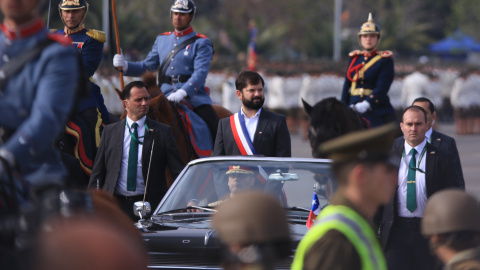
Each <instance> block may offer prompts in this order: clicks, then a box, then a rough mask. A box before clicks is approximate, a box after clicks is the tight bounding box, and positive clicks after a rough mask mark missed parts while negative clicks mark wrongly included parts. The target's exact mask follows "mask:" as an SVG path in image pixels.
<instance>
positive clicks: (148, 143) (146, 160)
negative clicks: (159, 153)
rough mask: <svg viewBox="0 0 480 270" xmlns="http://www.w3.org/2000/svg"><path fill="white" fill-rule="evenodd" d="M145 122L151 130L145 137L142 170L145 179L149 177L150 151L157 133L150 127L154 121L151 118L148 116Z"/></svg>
mask: <svg viewBox="0 0 480 270" xmlns="http://www.w3.org/2000/svg"><path fill="white" fill-rule="evenodd" d="M145 123H146V124H147V126H148V127H149V131H148V133H147V134H146V135H145V137H144V140H143V148H142V172H143V179H144V180H145V179H146V177H147V171H148V163H149V161H150V152H151V150H152V143H153V137H154V133H155V132H154V130H153V129H151V128H150V127H151V126H152V125H153V123H152V122H151V121H150V119H148V117H147V118H146V119H145Z"/></svg>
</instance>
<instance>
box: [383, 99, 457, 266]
mask: <svg viewBox="0 0 480 270" xmlns="http://www.w3.org/2000/svg"><path fill="white" fill-rule="evenodd" d="M400 127H401V129H402V131H403V134H404V138H400V139H397V140H402V142H403V143H396V144H394V147H393V151H394V153H395V154H396V155H398V156H399V157H402V159H401V162H400V167H399V172H398V187H397V192H396V194H395V197H394V199H393V200H392V201H391V202H389V203H388V204H387V205H385V206H384V207H383V209H382V210H381V211H380V212H379V215H378V216H377V218H378V221H379V225H380V228H379V233H380V241H381V244H382V247H383V248H384V250H385V257H386V259H387V264H388V269H435V261H434V258H433V256H432V254H431V253H430V250H429V247H428V242H427V241H426V239H425V238H423V236H422V235H421V233H420V221H421V219H422V217H423V212H424V209H425V204H426V202H427V199H428V198H429V197H430V196H431V195H432V194H434V193H435V192H437V191H439V190H442V189H445V188H449V187H458V188H463V187H464V182H463V179H462V178H459V177H458V175H457V174H456V172H455V169H454V164H453V163H452V156H451V154H449V153H446V152H444V151H442V150H440V149H438V148H436V147H435V146H433V145H431V144H430V143H428V142H427V139H426V137H425V133H426V132H427V130H428V128H429V126H428V124H427V115H426V113H425V110H423V109H422V108H421V107H419V106H410V107H408V108H407V109H405V111H404V113H403V117H402V122H401V123H400Z"/></svg>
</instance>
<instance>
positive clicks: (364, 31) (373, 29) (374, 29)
mask: <svg viewBox="0 0 480 270" xmlns="http://www.w3.org/2000/svg"><path fill="white" fill-rule="evenodd" d="M369 34H374V35H377V36H378V42H377V45H376V46H375V49H376V48H377V47H378V44H379V43H380V36H381V34H380V27H379V26H378V25H376V24H375V23H374V22H373V18H372V13H371V12H370V13H368V20H367V21H366V22H365V23H363V24H362V26H361V27H360V31H359V32H358V44H359V45H360V47H362V42H361V41H360V37H361V36H362V35H369Z"/></svg>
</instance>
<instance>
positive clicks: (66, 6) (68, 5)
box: [58, 0, 88, 10]
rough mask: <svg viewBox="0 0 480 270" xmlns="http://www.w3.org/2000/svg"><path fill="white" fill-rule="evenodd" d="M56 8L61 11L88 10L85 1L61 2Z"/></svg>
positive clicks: (63, 0) (65, 0)
mask: <svg viewBox="0 0 480 270" xmlns="http://www.w3.org/2000/svg"><path fill="white" fill-rule="evenodd" d="M58 7H59V8H60V9H63V10H74V9H81V8H85V7H86V8H88V3H87V1H85V0H62V1H61V2H60V4H58Z"/></svg>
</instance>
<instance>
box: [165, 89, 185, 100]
mask: <svg viewBox="0 0 480 270" xmlns="http://www.w3.org/2000/svg"><path fill="white" fill-rule="evenodd" d="M186 96H187V92H186V91H185V90H183V89H178V90H177V91H176V92H173V93H171V94H170V95H169V96H168V97H167V99H168V101H173V102H175V103H179V102H180V101H181V100H182V99H183V98H184V97H186Z"/></svg>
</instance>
